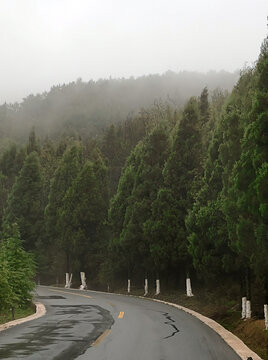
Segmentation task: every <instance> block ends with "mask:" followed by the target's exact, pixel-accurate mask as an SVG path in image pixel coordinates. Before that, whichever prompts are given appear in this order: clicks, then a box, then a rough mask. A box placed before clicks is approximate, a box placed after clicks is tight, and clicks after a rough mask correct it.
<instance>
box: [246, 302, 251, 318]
mask: <svg viewBox="0 0 268 360" xmlns="http://www.w3.org/2000/svg"><path fill="white" fill-rule="evenodd" d="M246 319H251V301H250V300H247V302H246Z"/></svg>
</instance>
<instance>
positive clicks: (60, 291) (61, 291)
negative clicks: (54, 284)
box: [49, 289, 92, 299]
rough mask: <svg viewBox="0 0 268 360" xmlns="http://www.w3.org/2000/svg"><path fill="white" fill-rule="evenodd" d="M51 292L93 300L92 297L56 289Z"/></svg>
mask: <svg viewBox="0 0 268 360" xmlns="http://www.w3.org/2000/svg"><path fill="white" fill-rule="evenodd" d="M49 290H50V291H55V292H59V293H63V294H71V295H75V296H82V297H85V298H88V299H92V296H89V295H83V294H76V293H73V292H71V291H63V290H55V289H49Z"/></svg>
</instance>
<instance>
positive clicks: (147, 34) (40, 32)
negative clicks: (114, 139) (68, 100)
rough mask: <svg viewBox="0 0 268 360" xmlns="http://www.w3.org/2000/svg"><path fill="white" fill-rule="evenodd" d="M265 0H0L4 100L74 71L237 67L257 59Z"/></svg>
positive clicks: (99, 73) (96, 74)
mask: <svg viewBox="0 0 268 360" xmlns="http://www.w3.org/2000/svg"><path fill="white" fill-rule="evenodd" d="M267 10H268V3H267V1H266V0H254V1H253V0H232V1H231V0H225V1H218V0H203V1H199V0H188V1H184V2H182V1H179V0H165V1H164V0H152V1H151V0H136V1H126V0H124V1H123V0H113V1H110V0H98V1H96V0H46V1H43V0H23V1H21V0H3V1H0V43H1V62H0V64H1V66H0V79H1V81H0V104H1V103H3V102H4V101H7V102H14V101H21V99H22V98H23V97H25V96H27V95H29V94H30V93H34V94H35V93H38V92H43V91H45V90H49V88H50V87H51V86H52V85H56V84H63V83H68V82H70V81H74V80H76V79H77V78H80V77H81V78H82V79H83V80H84V81H88V80H90V79H93V80H97V79H99V78H109V77H112V78H121V77H126V78H128V77H130V76H134V77H138V76H142V75H146V74H154V73H159V74H162V73H164V72H166V71H167V70H172V71H175V72H178V71H182V70H188V71H199V72H200V71H201V72H207V71H209V70H217V71H219V70H222V69H224V70H226V71H231V72H232V71H235V70H237V69H241V68H242V67H243V66H245V64H251V63H252V62H253V61H255V60H256V58H257V56H258V53H259V49H260V45H261V42H262V40H263V38H264V37H265V35H266V31H267V30H266V23H267V20H266V15H267V13H268V11H267Z"/></svg>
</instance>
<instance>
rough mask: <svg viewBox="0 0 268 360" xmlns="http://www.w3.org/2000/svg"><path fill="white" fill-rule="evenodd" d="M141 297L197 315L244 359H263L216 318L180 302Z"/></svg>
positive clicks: (141, 297)
mask: <svg viewBox="0 0 268 360" xmlns="http://www.w3.org/2000/svg"><path fill="white" fill-rule="evenodd" d="M139 298H140V299H150V300H152V301H156V302H160V303H162V304H166V305H170V306H173V307H175V308H177V309H179V310H182V311H184V312H186V313H188V314H190V315H192V316H194V317H196V318H197V319H199V320H200V321H202V322H203V323H204V324H206V325H207V326H209V327H210V328H211V329H212V330H214V331H215V332H216V333H217V334H218V335H219V336H220V337H221V338H222V339H223V340H224V341H225V342H226V343H227V344H228V345H229V346H230V347H231V348H232V349H233V350H234V351H235V352H236V353H237V355H238V356H240V357H241V359H242V360H248V358H250V357H251V358H252V360H263V359H262V358H261V357H259V355H257V354H256V353H255V352H254V351H252V350H251V349H250V348H249V347H248V346H247V345H246V344H245V343H244V342H243V341H242V340H241V339H239V338H238V337H237V336H236V335H234V334H233V333H231V332H230V331H228V330H227V329H225V328H224V327H223V326H222V325H220V324H219V323H217V322H216V321H215V320H212V319H210V318H208V317H206V316H204V315H201V314H199V313H198V312H196V311H194V310H191V309H188V308H186V307H184V306H181V305H178V304H174V303H170V302H167V301H163V300H158V299H153V298H145V297H144V296H139Z"/></svg>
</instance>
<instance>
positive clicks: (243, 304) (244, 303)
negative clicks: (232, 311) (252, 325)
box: [241, 296, 247, 319]
mask: <svg viewBox="0 0 268 360" xmlns="http://www.w3.org/2000/svg"><path fill="white" fill-rule="evenodd" d="M246 303H247V298H246V296H243V297H242V312H241V318H242V319H245V318H246Z"/></svg>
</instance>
